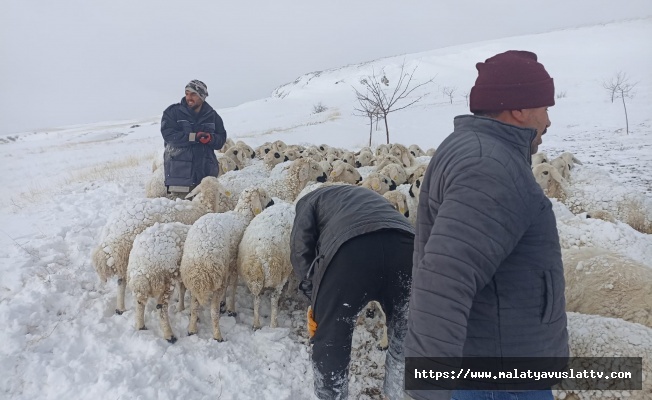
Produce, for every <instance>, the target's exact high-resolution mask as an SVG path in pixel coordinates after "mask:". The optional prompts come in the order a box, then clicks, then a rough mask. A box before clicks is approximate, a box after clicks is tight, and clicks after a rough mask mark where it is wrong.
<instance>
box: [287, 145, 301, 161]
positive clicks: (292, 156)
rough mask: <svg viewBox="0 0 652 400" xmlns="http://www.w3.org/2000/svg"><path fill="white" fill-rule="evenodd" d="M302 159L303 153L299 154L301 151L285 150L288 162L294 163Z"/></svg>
mask: <svg viewBox="0 0 652 400" xmlns="http://www.w3.org/2000/svg"><path fill="white" fill-rule="evenodd" d="M300 157H301V153H300V152H299V150H297V149H293V148H290V147H288V148H287V149H285V158H287V159H288V161H294V160H296V159H298V158H300Z"/></svg>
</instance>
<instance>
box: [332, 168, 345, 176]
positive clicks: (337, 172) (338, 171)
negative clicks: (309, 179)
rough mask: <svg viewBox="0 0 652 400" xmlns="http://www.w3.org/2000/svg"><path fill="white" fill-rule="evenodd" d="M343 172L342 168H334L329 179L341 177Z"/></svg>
mask: <svg viewBox="0 0 652 400" xmlns="http://www.w3.org/2000/svg"><path fill="white" fill-rule="evenodd" d="M343 172H344V167H342V166H341V165H340V166H338V167H337V168H334V169H333V171H331V178H336V177H338V176H340V175H342V173H343Z"/></svg>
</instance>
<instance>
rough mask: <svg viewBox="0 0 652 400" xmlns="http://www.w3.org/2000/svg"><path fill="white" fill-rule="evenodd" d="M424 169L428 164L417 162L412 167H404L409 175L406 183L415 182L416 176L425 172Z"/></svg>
mask: <svg viewBox="0 0 652 400" xmlns="http://www.w3.org/2000/svg"><path fill="white" fill-rule="evenodd" d="M426 169H428V164H419V165H417V166H416V167H414V168H408V169H406V172H407V173H408V174H409V175H410V176H408V179H407V181H408V183H414V182H416V180H417V179H418V178H420V177H422V176H423V175H424V174H425V173H426Z"/></svg>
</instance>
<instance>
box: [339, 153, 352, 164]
mask: <svg viewBox="0 0 652 400" xmlns="http://www.w3.org/2000/svg"><path fill="white" fill-rule="evenodd" d="M339 159H340V160H342V161H344V162H345V163H347V164H349V165H350V166H352V167H355V166H356V165H355V154H353V152H351V151H345V152H344V153H342V154H341V155H340V156H339Z"/></svg>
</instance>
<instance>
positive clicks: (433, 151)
mask: <svg viewBox="0 0 652 400" xmlns="http://www.w3.org/2000/svg"><path fill="white" fill-rule="evenodd" d="M436 153H437V149H435V148H434V147H431V148H429V149H428V150H426V155H427V156H428V157H434V156H435V154H436Z"/></svg>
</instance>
